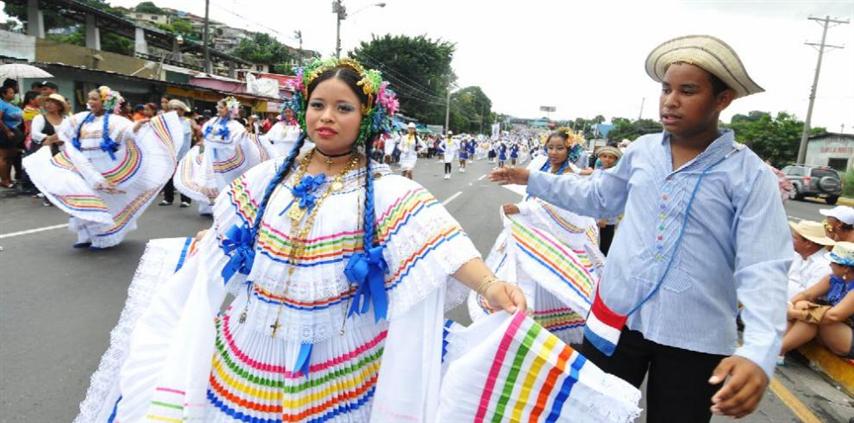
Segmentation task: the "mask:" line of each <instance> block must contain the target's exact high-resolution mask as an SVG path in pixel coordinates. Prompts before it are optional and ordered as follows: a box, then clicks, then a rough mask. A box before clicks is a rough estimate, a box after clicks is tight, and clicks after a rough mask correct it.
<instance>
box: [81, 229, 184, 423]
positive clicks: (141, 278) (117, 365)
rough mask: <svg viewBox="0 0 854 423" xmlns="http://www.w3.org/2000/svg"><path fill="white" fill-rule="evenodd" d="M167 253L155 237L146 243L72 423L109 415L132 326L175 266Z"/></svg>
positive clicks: (95, 419) (171, 250) (113, 403)
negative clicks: (113, 325) (124, 300)
mask: <svg viewBox="0 0 854 423" xmlns="http://www.w3.org/2000/svg"><path fill="white" fill-rule="evenodd" d="M170 241H175V240H170ZM170 253H174V250H173V249H170V248H167V247H166V245H164V244H160V243H158V242H157V241H153V242H149V243H148V245H146V247H145V253H144V254H143V255H142V259H140V262H139V266H138V267H137V268H136V273H135V274H134V277H133V281H132V282H131V284H130V287H128V299H127V302H126V303H125V307H124V309H123V310H122V312H121V315H120V316H119V322H118V324H116V326H115V327H114V328H113V330H112V331H111V332H110V346H109V347H108V348H107V351H106V352H105V353H104V355H103V356H101V362H100V363H99V364H98V369H97V370H96V371H95V373H93V374H92V378H91V381H90V384H89V389H88V390H87V391H86V397H85V398H84V399H83V401H82V402H81V403H80V414H79V415H78V416H77V418H75V419H74V423H90V422H102V421H106V418H107V417H108V416H109V415H110V413H111V411H112V409H113V407H114V405H115V402H116V401H117V400H118V398H119V395H120V393H119V392H118V381H119V372H120V371H121V368H122V365H123V364H124V361H125V358H126V357H127V354H128V349H129V347H130V341H131V335H132V333H133V329H134V327H135V326H136V323H137V321H138V320H139V317H140V316H141V315H142V314H143V312H144V311H145V310H146V308H148V305H149V304H150V302H151V299H152V297H153V296H154V292H155V291H156V288H157V286H158V284H159V282H160V281H162V280H164V279H165V277H164V276H165V275H168V274H171V273H172V272H173V271H174V270H175V265H176V262H177V260H176V259H177V258H174V257H171V254H170Z"/></svg>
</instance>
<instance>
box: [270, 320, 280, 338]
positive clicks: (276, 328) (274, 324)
mask: <svg viewBox="0 0 854 423" xmlns="http://www.w3.org/2000/svg"><path fill="white" fill-rule="evenodd" d="M281 326H282V325H280V324H279V319H278V318H276V321H275V322H274V323H273V324H272V325H270V327H271V328H272V329H273V334H272V336H273V337H274V338H275V337H276V331H277V330H279V327H281Z"/></svg>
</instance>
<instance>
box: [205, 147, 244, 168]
mask: <svg viewBox="0 0 854 423" xmlns="http://www.w3.org/2000/svg"><path fill="white" fill-rule="evenodd" d="M245 163H246V154H244V153H243V148H241V147H240V145H235V146H234V155H233V156H231V157H229V158H228V159H226V160H222V161H215V162H213V163H212V167H213V171H214V172H216V173H228V172H231V171H233V170H236V169H240V168H241V167H242V166H243V165H244V164H245Z"/></svg>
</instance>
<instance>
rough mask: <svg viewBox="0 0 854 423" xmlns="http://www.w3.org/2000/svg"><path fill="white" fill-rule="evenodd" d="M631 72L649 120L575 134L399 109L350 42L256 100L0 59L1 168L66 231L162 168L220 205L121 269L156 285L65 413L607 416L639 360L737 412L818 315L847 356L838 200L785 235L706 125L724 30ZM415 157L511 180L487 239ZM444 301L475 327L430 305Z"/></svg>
mask: <svg viewBox="0 0 854 423" xmlns="http://www.w3.org/2000/svg"><path fill="white" fill-rule="evenodd" d="M720 58H723V60H718V59H720ZM712 59H715V60H712ZM646 69H647V73H648V74H649V76H650V77H651V78H652V79H653V80H655V81H658V82H660V83H661V86H662V92H661V97H660V113H661V122H662V124H663V127H664V131H663V132H661V133H658V134H649V135H645V136H642V137H640V138H638V139H637V140H635V141H633V142H631V143H630V144H629V143H627V142H623V143H620V144H619V145H606V146H601V147H598V148H596V149H595V150H593V151H590V152H589V151H588V150H587V149H586V148H585V143H584V140H583V137H582V136H581V135H580V134H578V133H576V132H575V131H573V130H572V129H570V128H558V129H557V130H554V131H549V132H538V131H528V130H526V131H509V132H500V133H496V134H493V135H491V136H486V135H475V134H453V133H452V132H451V131H448V132H447V133H445V134H441V135H434V134H430V133H425V132H424V131H423V130H422V132H421V133H419V128H418V127H417V126H416V125H415V124H414V123H410V124H408V125H407V127H406V129H405V130H403V131H396V130H394V129H393V124H392V122H393V119H394V117H395V115H396V114H397V111H398V108H399V104H398V102H397V98H396V95H395V94H394V92H393V91H392V90H391V89H390V87H389V85H388V83H386V82H383V81H382V79H381V73H380V72H378V71H373V70H367V69H364V68H363V67H362V66H361V65H360V64H359V63H357V62H355V61H353V60H350V59H326V60H317V61H314V62H312V63H311V64H309V65H308V66H307V67H306V68H305V69H302V70H300V71H299V72H297V77H296V78H295V79H293V80H292V81H291V82H290V89H291V90H292V91H293V93H294V95H293V98H291V99H290V100H289V101H288V102H287V103H286V107H285V108H284V110H283V111H282V113H281V114H276V115H268V116H265V117H264V118H263V119H262V118H261V117H260V116H256V115H248V116H247V115H245V114H243V112H242V110H241V106H240V103H239V101H238V100H236V99H235V98H232V97H228V98H225V99H222V100H221V101H219V102H218V103H217V105H216V111H215V112H214V113H212V114H211V115H209V116H208V115H206V114H205V113H202V114H201V115H198V114H196V113H194V112H193V111H192V110H191V108H190V107H188V106H187V104H185V103H184V102H182V101H180V100H178V99H173V98H169V97H163V98H162V99H161V102H160V104H159V105H158V104H155V103H146V104H141V105H137V106H132V105H130V104H129V103H128V102H126V101H124V99H123V98H122V96H121V94H120V93H118V92H117V91H114V90H111V89H110V88H109V87H104V86H102V87H99V88H98V89H96V90H92V91H91V92H89V93H88V97H87V109H88V110H87V111H84V112H79V113H76V114H71V113H70V112H71V110H70V107H69V104H68V102H67V101H66V100H65V99H64V98H63V97H62V96H61V95H59V94H58V93H56V86H55V85H53V84H51V83H50V82H49V81H46V82H43V83H40V84H39V85H38V86H37V88H39V89H40V91H39V92H35V91H31V93H32V94H30V92H28V93H26V95H24V96H23V97H22V102H23V103H22V104H23V106H24V107H18V106H15V105H14V104H13V99H14V98H15V95H16V93H17V92H18V90H17V86H16V85H14V81H12V82H10V83H9V86H8V87H7V84H6V83H4V85H3V89H2V91H0V94H2V97H3V101H2V102H0V122H2V124H0V135H2V138H0V147H2V148H0V178H2V179H0V181H2V183H3V186H4V187H6V188H10V187H13V186H14V184H13V182H12V179H11V175H12V169H14V175H16V177H17V178H18V181H19V184H20V186H21V188H20V189H23V190H26V189H31V190H32V192H33V193H39V194H40V195H43V197H44V198H45V201H46V202H49V203H51V204H53V205H55V206H56V207H58V208H60V209H62V210H63V211H64V212H66V213H67V214H69V215H70V221H69V228H70V229H71V230H72V231H74V232H75V233H76V234H77V240H76V242H75V244H74V247H76V248H90V249H94V250H99V249H104V248H110V247H112V246H115V245H117V244H118V243H120V242H121V241H122V239H123V238H124V236H125V235H126V234H127V232H129V231H131V230H133V229H134V228H135V227H136V220H137V219H138V218H139V216H140V215H141V214H142V213H143V211H144V210H145V209H146V207H148V206H149V205H150V204H152V203H153V202H154V201H155V199H156V198H157V196H158V194H159V193H161V192H162V194H163V199H162V201H160V202H159V205H162V206H169V205H172V204H173V203H174V196H175V191H176V190H177V191H179V193H180V195H181V202H180V206H181V207H189V206H190V204H191V202H197V203H198V206H199V213H200V214H202V215H204V216H208V217H210V218H212V221H213V222H212V225H211V227H210V229H208V230H205V231H202V232H200V233H199V234H186V235H188V236H187V237H182V238H175V239H166V240H152V241H151V242H150V243H149V248H148V249H147V252H146V254H145V257H143V259H142V260H141V261H140V266H144V267H145V268H146V270H149V271H145V272H137V276H135V278H134V280H133V281H132V286H131V290H130V292H138V291H139V290H141V289H145V290H148V291H150V293H151V294H152V295H143V296H136V297H134V296H131V297H130V298H129V299H128V304H127V305H126V310H125V312H128V310H135V311H134V312H133V313H134V315H133V317H132V318H130V317H129V318H124V314H125V312H123V318H122V319H121V320H120V327H119V328H118V329H119V330H117V331H115V332H114V333H128V334H130V335H128V336H123V337H116V338H114V339H113V340H112V341H111V345H110V347H109V350H108V351H107V353H106V354H105V355H104V359H103V361H102V365H101V366H100V367H99V369H98V371H97V372H96V373H95V375H94V376H93V379H92V387H90V390H89V393H88V394H87V397H86V399H85V400H84V403H83V404H82V405H81V417H80V418H81V419H82V420H81V421H107V419H108V418H109V419H115V421H124V422H133V421H139V420H142V419H144V418H147V419H156V420H162V421H167V420H169V421H171V420H170V419H173V420H176V421H178V420H192V419H196V420H200V421H233V420H241V421H305V420H318V421H321V420H324V419H329V418H332V417H340V418H341V419H344V420H345V421H369V420H370V421H401V420H414V421H436V420H439V421H442V420H443V419H445V420H444V421H458V420H448V419H450V418H451V417H449V416H454V417H453V418H454V419H459V418H463V417H460V416H465V417H464V419H469V418H473V419H474V420H478V421H480V420H483V419H484V418H488V419H490V420H501V419H502V418H509V415H510V413H511V412H512V413H513V420H519V421H528V420H530V421H535V420H538V419H539V418H540V417H541V416H548V419H549V421H558V420H561V421H572V420H575V421H620V422H623V421H632V420H633V419H634V418H636V417H637V415H638V413H639V412H640V410H639V409H638V408H637V403H638V401H639V399H640V392H639V391H638V389H639V388H640V386H641V384H642V382H643V381H644V380H647V385H646V390H647V397H646V404H647V420H648V421H708V420H709V419H710V417H711V415H712V414H721V415H727V416H732V417H743V416H745V415H747V414H749V413H751V412H753V411H754V410H755V409H756V407H757V406H758V404H759V401H760V400H761V398H762V395H763V393H764V392H765V389H766V387H767V386H768V383H769V380H770V377H771V376H772V375H773V372H774V367H775V365H777V364H784V360H783V356H784V354H785V353H787V352H789V351H791V350H793V349H795V348H798V347H799V346H801V345H803V344H804V343H806V342H809V341H810V340H812V339H818V340H819V341H820V342H822V343H823V344H824V345H826V346H827V347H828V348H829V349H830V350H831V351H833V352H834V353H836V354H839V355H841V356H844V357H851V358H854V336H852V320H854V318H853V317H852V316H854V294H851V292H852V291H854V271H852V270H854V209H852V208H851V207H847V206H839V207H836V208H834V209H830V210H824V211H822V213H823V214H824V215H825V216H826V218H827V219H826V221H825V222H823V223H818V222H811V221H800V222H797V223H789V228H790V231H786V224H787V218H786V214H785V211H784V209H783V200H782V198H783V197H782V196H781V194H780V192H781V190H783V189H784V187H783V186H782V185H781V184H780V183H779V180H778V177H777V176H776V175H775V174H774V172H772V171H771V169H770V168H769V166H767V165H766V164H765V163H763V162H762V161H761V160H760V159H759V157H758V156H756V154H754V153H753V152H751V151H750V150H749V149H748V148H746V147H745V146H744V145H742V144H739V143H737V142H736V141H735V135H734V134H733V132H732V131H731V130H728V129H721V128H719V127H718V125H717V122H718V120H719V119H718V118H719V114H720V113H721V111H723V110H724V109H725V108H726V107H728V106H729V104H730V103H731V102H732V101H734V100H736V99H738V98H741V97H744V96H748V95H751V94H755V93H758V92H761V91H762V88H761V87H760V86H759V85H758V84H756V83H755V82H754V81H753V80H752V79H751V78H750V77H749V76H748V74H747V71H746V70H745V69H744V66H743V64H742V62H741V60H740V59H739V58H738V56H737V55H736V53H735V51H733V50H732V48H731V47H729V46H728V45H727V44H725V43H723V42H722V41H720V40H718V39H716V38H714V37H710V36H688V37H680V38H676V39H673V40H670V41H667V42H665V43H662V44H661V45H660V46H658V47H657V48H656V49H654V50H653V51H652V52H651V53H650V55H649V57H648V58H647V63H646ZM21 156H24V157H23V160H18V159H17V158H19V157H21ZM143 157H145V160H142V158H143ZM16 160H17V161H16ZM418 160H430V161H431V162H432V161H434V160H435V161H436V162H438V163H440V164H441V166H442V167H443V175H444V179H445V180H449V179H451V177H452V176H451V175H452V174H453V173H454V164H455V163H456V164H457V171H458V172H460V173H464V172H466V170H467V168H468V164H470V163H471V162H472V161H474V160H487V161H488V162H489V163H490V164H494V166H493V169H492V170H491V173H490V174H489V176H490V179H491V180H492V181H494V182H497V183H499V184H519V185H525V186H526V194H525V196H524V198H523V199H522V200H521V201H519V202H517V203H508V204H503V205H502V207H501V210H500V216H501V221H502V231H501V233H500V234H499V235H498V237H497V239H496V241H495V243H494V245H493V248H492V249H491V251H490V253H489V254H488V255H487V257H486V259H482V258H481V256H480V254H479V253H478V252H477V250H476V249H475V248H474V246H473V244H472V242H471V241H470V240H469V238H468V236H467V235H466V232H465V231H464V229H463V228H462V227H461V226H460V224H459V223H458V222H457V221H456V220H455V219H454V218H453V217H452V216H451V215H450V214H449V213H448V212H447V210H446V209H445V208H444V206H443V205H442V204H441V203H439V202H438V201H437V200H436V199H435V198H434V197H433V196H432V195H431V194H430V193H429V192H428V191H427V190H426V189H425V188H424V187H423V186H421V185H420V184H418V183H417V182H416V181H414V180H413V179H415V175H414V171H415V169H416V163H417V162H418ZM18 162H22V163H21V164H18ZM398 173H399V174H398ZM30 183H31V184H32V187H29V188H28V187H27V184H30ZM789 234H791V236H789ZM793 257H794V259H793ZM787 272H788V281H789V282H788V292H787V289H786V285H785V284H784V283H783V281H784V280H785V279H786V274H787ZM141 287H145V288H141ZM155 294H156V295H155ZM849 294H851V295H849ZM141 298H144V299H141ZM227 298H233V299H231V300H228V301H227V300H226V299H227ZM787 298H788V307H787V301H786V299H787ZM466 299H467V300H466ZM462 301H467V305H468V310H469V314H470V315H471V317H472V320H473V321H474V322H475V323H473V324H472V325H471V326H470V327H468V328H460V327H458V326H457V325H454V324H452V323H448V322H445V320H444V312H445V310H447V309H449V308H450V307H452V306H454V305H457V304H458V303H460V302H462ZM225 302H227V304H226V305H225V306H224V307H223V304H224V303H225ZM139 309H144V310H145V311H144V313H139V312H138V310H139ZM128 313H129V312H128ZM737 322H740V323H742V325H743V334H742V336H741V337H739V335H738V333H737V331H738V329H737V327H738V325H737ZM413 334H415V335H413ZM739 338H741V339H742V342H739ZM492 341H495V348H494V351H493V349H490V348H492V347H491V346H490V347H489V348H487V346H488V345H492V344H490V342H492ZM475 345H480V346H481V348H474V346H475ZM572 345H575V346H576V347H577V348H578V351H575V350H574V349H573V347H572ZM487 351H490V352H487ZM507 351H515V354H516V355H515V358H512V359H511V358H507V359H505V355H506V354H507ZM526 354H538V355H536V357H533V356H528V355H526ZM116 360H118V364H117V363H116ZM478 366H481V367H483V366H486V367H484V368H483V369H481V367H478ZM454 371H456V372H457V373H456V374H454V373H453V372H454ZM517 378H519V381H521V380H522V379H524V384H520V383H517ZM496 384H500V385H501V386H503V388H501V389H500V390H502V391H503V393H502V394H501V395H498V394H495V395H493V392H494V391H495V389H493V388H495V387H496V386H497V385H496ZM496 392H497V391H496ZM532 392H537V394H536V395H537V398H536V399H534V398H531V397H529V396H530V395H532ZM511 398H513V405H512V406H509V405H508V404H507V401H508V400H510V399H511ZM568 398H569V399H568ZM511 408H512V411H511V410H510V409H511ZM467 413H473V414H472V415H471V416H469V414H467Z"/></svg>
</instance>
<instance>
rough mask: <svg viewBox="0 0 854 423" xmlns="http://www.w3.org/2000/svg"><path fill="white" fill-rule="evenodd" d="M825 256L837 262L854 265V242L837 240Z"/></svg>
mask: <svg viewBox="0 0 854 423" xmlns="http://www.w3.org/2000/svg"><path fill="white" fill-rule="evenodd" d="M824 258H826V259H828V260H829V261H831V262H833V263H836V264H841V265H843V266H849V267H854V242H845V241H843V242H837V243H836V245H834V246H833V250H832V251H831V252H829V253H827V254H825V255H824Z"/></svg>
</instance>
